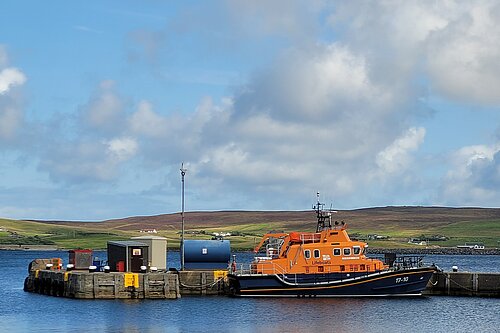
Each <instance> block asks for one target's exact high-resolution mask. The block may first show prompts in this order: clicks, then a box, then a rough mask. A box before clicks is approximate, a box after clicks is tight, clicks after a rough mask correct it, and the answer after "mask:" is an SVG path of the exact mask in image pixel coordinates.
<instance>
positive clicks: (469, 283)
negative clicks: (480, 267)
mask: <svg viewBox="0 0 500 333" xmlns="http://www.w3.org/2000/svg"><path fill="white" fill-rule="evenodd" d="M422 294H423V295H428V296H478V297H500V273H477V272H435V273H434V274H433V276H432V278H431V279H430V281H429V283H428V284H427V288H426V289H425V290H424V291H423V293H422Z"/></svg>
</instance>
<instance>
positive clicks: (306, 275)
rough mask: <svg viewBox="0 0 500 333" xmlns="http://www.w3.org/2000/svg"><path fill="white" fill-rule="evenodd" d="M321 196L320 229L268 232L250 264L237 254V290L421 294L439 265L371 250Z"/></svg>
mask: <svg viewBox="0 0 500 333" xmlns="http://www.w3.org/2000/svg"><path fill="white" fill-rule="evenodd" d="M323 208H324V204H321V203H320V200H319V193H318V201H317V203H316V205H314V206H313V209H314V210H315V212H316V216H317V220H318V222H317V227H316V232H290V233H285V232H270V233H267V234H265V235H264V236H263V238H262V240H261V241H260V243H259V244H258V245H257V246H256V247H255V249H254V252H255V253H256V254H258V253H259V251H261V250H262V249H264V250H265V252H264V253H263V254H262V255H257V256H256V257H255V258H254V260H253V262H252V263H250V264H249V265H243V264H237V263H236V261H235V259H234V258H233V263H232V264H231V272H230V274H228V278H229V286H230V290H231V292H232V294H233V295H234V296H254V297H265V296H271V297H278V296H284V297H368V296H419V295H421V293H422V291H423V290H424V289H425V287H426V285H427V283H428V281H429V279H430V278H431V276H432V274H433V273H434V272H435V271H437V267H435V266H434V265H430V266H426V265H424V264H423V257H421V256H401V257H398V256H396V255H386V257H385V260H384V261H382V260H380V259H376V258H370V257H368V256H367V255H366V250H367V247H368V245H367V244H366V243H364V242H361V241H356V240H351V239H350V238H349V235H348V233H347V225H346V224H345V223H344V222H341V223H339V222H334V223H332V212H331V211H325V210H324V209H323Z"/></svg>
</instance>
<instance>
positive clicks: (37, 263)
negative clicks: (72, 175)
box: [24, 258, 228, 299]
mask: <svg viewBox="0 0 500 333" xmlns="http://www.w3.org/2000/svg"><path fill="white" fill-rule="evenodd" d="M59 261H60V259H57V258H55V259H36V260H33V261H32V262H31V263H30V265H29V267H28V273H29V274H28V277H27V278H26V280H25V282H24V290H25V291H27V292H34V293H39V294H44V295H51V296H59V297H69V298H82V299H117V298H122V299H130V298H139V299H176V298H180V297H181V295H199V296H208V295H225V294H226V292H227V289H228V287H227V281H226V275H227V271H168V272H165V271H161V272H147V273H125V272H110V273H103V272H93V273H91V272H89V271H77V270H72V271H66V270H61V269H59V267H57V266H56V265H53V264H52V263H53V262H59ZM47 265H53V266H52V267H51V268H50V269H47V268H45V269H42V267H46V266H47ZM47 267H48V266H47Z"/></svg>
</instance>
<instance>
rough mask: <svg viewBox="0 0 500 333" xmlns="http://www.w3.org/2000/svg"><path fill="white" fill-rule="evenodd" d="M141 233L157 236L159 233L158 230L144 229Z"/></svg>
mask: <svg viewBox="0 0 500 333" xmlns="http://www.w3.org/2000/svg"><path fill="white" fill-rule="evenodd" d="M139 232H143V233H147V234H157V233H158V231H156V229H142V230H140V231H139Z"/></svg>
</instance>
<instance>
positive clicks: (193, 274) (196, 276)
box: [178, 271, 228, 296]
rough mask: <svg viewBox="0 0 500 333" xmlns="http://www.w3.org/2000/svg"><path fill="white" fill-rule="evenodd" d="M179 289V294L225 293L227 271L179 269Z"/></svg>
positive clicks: (226, 289)
mask: <svg viewBox="0 0 500 333" xmlns="http://www.w3.org/2000/svg"><path fill="white" fill-rule="evenodd" d="M178 273H179V285H180V287H179V289H180V293H181V295H199V296H208V295H226V294H227V292H228V285H227V281H226V279H225V278H226V275H227V271H180V272H178Z"/></svg>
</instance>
